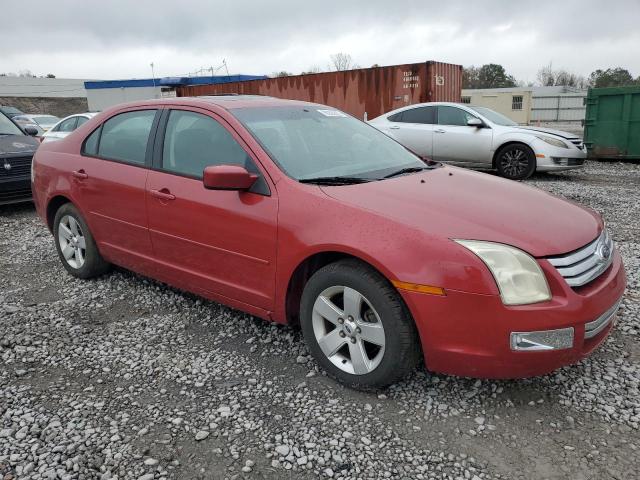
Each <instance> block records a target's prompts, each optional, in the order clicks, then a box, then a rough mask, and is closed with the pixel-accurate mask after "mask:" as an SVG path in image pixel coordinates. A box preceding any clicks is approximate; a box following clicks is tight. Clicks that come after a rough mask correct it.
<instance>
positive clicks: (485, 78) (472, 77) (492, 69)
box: [462, 63, 517, 88]
mask: <svg viewBox="0 0 640 480" xmlns="http://www.w3.org/2000/svg"><path fill="white" fill-rule="evenodd" d="M515 86H517V82H516V79H515V78H514V77H513V76H512V75H507V72H506V71H505V69H504V67H503V66H502V65H498V64H496V63H489V64H487V65H483V66H481V67H480V68H478V67H474V66H473V65H471V66H470V67H466V68H464V69H463V71H462V88H504V87H515Z"/></svg>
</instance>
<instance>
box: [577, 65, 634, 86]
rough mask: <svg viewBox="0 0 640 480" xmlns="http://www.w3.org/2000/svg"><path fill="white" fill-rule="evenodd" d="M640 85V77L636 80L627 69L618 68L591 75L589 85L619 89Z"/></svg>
mask: <svg viewBox="0 0 640 480" xmlns="http://www.w3.org/2000/svg"><path fill="white" fill-rule="evenodd" d="M634 84H640V77H638V79H636V80H634V79H633V77H632V76H631V73H629V70H627V69H626V68H621V67H616V68H607V69H606V70H600V69H598V70H596V71H594V72H591V75H589V85H590V86H592V87H596V88H600V87H619V86H623V85H634Z"/></svg>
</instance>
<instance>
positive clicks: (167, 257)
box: [146, 108, 278, 311]
mask: <svg viewBox="0 0 640 480" xmlns="http://www.w3.org/2000/svg"><path fill="white" fill-rule="evenodd" d="M159 131H164V132H165V133H164V136H163V137H160V136H159V137H158V139H157V141H156V146H155V154H154V169H153V170H152V171H151V172H150V173H149V177H148V180H147V200H146V201H147V205H148V212H149V230H150V234H151V239H152V242H153V250H154V256H155V258H156V259H157V262H158V267H159V268H162V269H164V275H163V276H164V277H165V278H166V277H170V278H171V279H173V281H174V282H176V284H178V285H179V286H182V287H183V288H187V289H189V290H192V291H195V292H198V293H202V294H205V295H207V294H209V295H210V294H214V295H216V296H218V297H222V298H221V300H222V301H224V299H233V300H235V301H238V302H242V303H243V304H245V305H251V306H254V307H258V308H260V309H262V310H267V311H269V310H272V309H273V295H274V290H275V267H276V261H275V260H276V242H277V211H278V201H277V198H276V194H275V189H274V188H273V187H272V186H271V187H270V186H269V183H268V181H267V177H266V175H265V173H264V172H263V171H262V169H261V168H260V167H259V163H258V162H257V161H256V160H255V157H254V156H253V154H252V152H251V151H250V150H249V148H248V147H247V145H246V144H245V143H244V141H243V140H242V139H241V138H240V136H239V135H238V134H237V133H236V132H235V131H233V130H232V129H231V127H230V126H229V125H228V124H227V123H226V122H225V121H224V120H223V119H222V118H221V117H218V116H216V115H215V114H213V113H211V112H208V111H206V110H201V109H197V108H190V109H187V108H185V109H173V110H171V111H168V112H167V114H166V115H165V117H163V121H162V124H161V127H160V130H159ZM159 135H160V133H159ZM223 164H227V165H241V166H243V167H245V168H246V169H247V170H249V171H250V172H253V173H256V174H257V175H258V176H259V180H258V181H257V182H256V184H255V185H254V188H252V189H251V190H250V191H246V192H240V191H223V190H207V189H205V188H204V185H203V183H202V173H203V170H204V168H205V167H207V166H209V165H223Z"/></svg>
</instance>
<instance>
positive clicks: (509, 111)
mask: <svg viewBox="0 0 640 480" xmlns="http://www.w3.org/2000/svg"><path fill="white" fill-rule="evenodd" d="M514 96H521V97H522V109H521V110H514V109H513V97H514ZM462 97H463V99H464V98H465V97H469V99H470V101H469V102H468V103H470V104H471V105H477V106H479V107H487V108H490V109H492V110H495V111H496V112H498V113H501V114H503V115H505V116H506V117H509V118H510V119H511V120H513V121H514V122H516V123H519V124H521V125H527V124H528V123H529V122H530V121H531V106H532V102H533V100H532V92H531V91H528V90H522V91H510V92H495V91H494V92H492V91H479V90H462Z"/></svg>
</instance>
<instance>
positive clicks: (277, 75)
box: [272, 70, 293, 77]
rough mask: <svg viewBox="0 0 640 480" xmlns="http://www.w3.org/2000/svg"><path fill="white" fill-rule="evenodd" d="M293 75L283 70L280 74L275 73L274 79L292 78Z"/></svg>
mask: <svg viewBox="0 0 640 480" xmlns="http://www.w3.org/2000/svg"><path fill="white" fill-rule="evenodd" d="M291 75H293V73H291V72H287V71H285V70H282V71H280V72H274V73H273V75H272V77H290V76H291Z"/></svg>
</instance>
